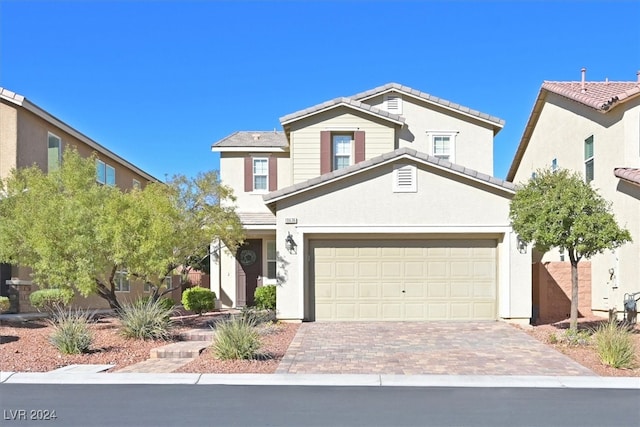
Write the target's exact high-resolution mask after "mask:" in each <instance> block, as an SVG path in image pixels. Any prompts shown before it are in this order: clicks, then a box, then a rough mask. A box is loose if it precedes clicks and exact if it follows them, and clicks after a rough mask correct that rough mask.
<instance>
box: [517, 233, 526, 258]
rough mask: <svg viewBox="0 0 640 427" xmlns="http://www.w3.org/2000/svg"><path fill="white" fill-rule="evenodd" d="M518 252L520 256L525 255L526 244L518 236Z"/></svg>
mask: <svg viewBox="0 0 640 427" xmlns="http://www.w3.org/2000/svg"><path fill="white" fill-rule="evenodd" d="M518 252H520V253H521V254H526V253H527V242H525V241H524V240H522V237H520V236H518Z"/></svg>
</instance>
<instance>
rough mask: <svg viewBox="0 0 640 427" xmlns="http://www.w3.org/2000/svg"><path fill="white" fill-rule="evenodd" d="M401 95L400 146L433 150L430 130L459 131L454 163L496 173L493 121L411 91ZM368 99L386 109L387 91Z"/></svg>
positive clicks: (433, 131) (432, 131)
mask: <svg viewBox="0 0 640 427" xmlns="http://www.w3.org/2000/svg"><path fill="white" fill-rule="evenodd" d="M400 96H401V97H402V114H401V115H402V116H403V117H404V118H405V124H404V126H403V127H402V129H401V130H400V132H399V133H398V135H399V136H398V141H397V145H398V147H397V148H401V147H409V148H413V149H415V150H418V151H420V152H423V153H427V154H433V151H432V147H431V136H430V135H429V133H439V132H442V133H448V132H456V133H457V134H456V137H455V150H454V159H453V163H457V164H460V165H464V166H466V167H468V168H471V169H475V170H477V171H480V172H483V173H486V174H488V175H493V128H492V127H491V126H490V125H489V124H487V123H484V122H482V121H480V120H474V119H473V118H471V117H468V116H464V115H462V114H459V113H456V112H455V111H451V110H447V109H445V108H443V107H440V106H437V105H435V104H430V103H427V102H425V101H421V100H419V99H416V98H413V97H410V96H408V95H402V94H400ZM364 102H365V103H367V104H369V105H373V106H376V107H378V108H380V109H384V105H383V104H384V95H379V96H376V97H374V98H371V99H368V100H365V101H364Z"/></svg>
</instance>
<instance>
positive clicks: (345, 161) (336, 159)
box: [331, 133, 353, 170]
mask: <svg viewBox="0 0 640 427" xmlns="http://www.w3.org/2000/svg"><path fill="white" fill-rule="evenodd" d="M331 140H332V149H333V151H332V153H333V170H338V169H342V168H346V167H347V166H351V165H352V164H353V134H351V133H349V134H341V133H334V134H331Z"/></svg>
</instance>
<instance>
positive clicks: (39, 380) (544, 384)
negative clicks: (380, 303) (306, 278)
mask: <svg viewBox="0 0 640 427" xmlns="http://www.w3.org/2000/svg"><path fill="white" fill-rule="evenodd" d="M0 383H2V384H185V385H187V384H192V385H282V386H343V387H475V388H487V387H491V388H525V387H526V388H581V389H594V388H598V389H604V388H608V389H632V390H640V378H637V377H597V376H587V377H580V376H508V375H505V376H495V375H364V374H363V375H358V374H346V375H330V374H308V375H305V374H175V373H172V374H155V373H147V374H133V373H126V374H121V373H117V372H116V373H89V374H86V373H82V374H81V373H70V372H46V373H35V372H15V373H14V372H1V373H0Z"/></svg>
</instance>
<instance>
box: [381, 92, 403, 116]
mask: <svg viewBox="0 0 640 427" xmlns="http://www.w3.org/2000/svg"><path fill="white" fill-rule="evenodd" d="M383 102H384V103H383V106H384V109H385V110H387V111H388V112H389V113H393V114H402V97H401V96H400V95H399V94H397V93H387V94H385V95H384V101H383Z"/></svg>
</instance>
